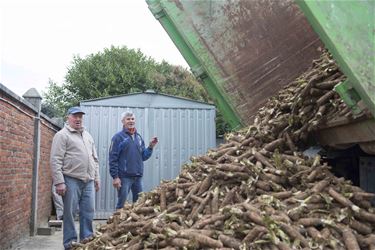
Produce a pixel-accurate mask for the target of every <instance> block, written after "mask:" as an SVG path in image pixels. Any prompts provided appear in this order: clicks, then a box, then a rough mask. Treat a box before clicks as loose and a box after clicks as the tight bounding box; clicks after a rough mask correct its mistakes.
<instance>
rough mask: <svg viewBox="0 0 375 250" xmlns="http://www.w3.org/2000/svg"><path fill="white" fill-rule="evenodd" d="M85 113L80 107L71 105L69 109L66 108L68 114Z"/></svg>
mask: <svg viewBox="0 0 375 250" xmlns="http://www.w3.org/2000/svg"><path fill="white" fill-rule="evenodd" d="M79 113H81V114H85V112H83V111H82V109H81V108H80V107H78V106H77V107H71V108H70V109H68V115H74V114H79Z"/></svg>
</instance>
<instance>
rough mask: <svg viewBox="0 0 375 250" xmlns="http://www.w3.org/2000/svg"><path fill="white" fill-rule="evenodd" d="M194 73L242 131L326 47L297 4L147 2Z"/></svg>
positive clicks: (290, 0) (267, 0) (242, 0)
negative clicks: (322, 47) (265, 104)
mask: <svg viewBox="0 0 375 250" xmlns="http://www.w3.org/2000/svg"><path fill="white" fill-rule="evenodd" d="M147 3H148V6H149V9H150V10H151V12H152V13H153V14H154V16H155V17H156V18H157V19H158V20H159V21H160V23H161V24H162V26H163V27H164V29H165V30H166V31H167V33H168V34H169V36H170V37H171V39H172V40H173V41H174V43H175V45H176V46H177V48H178V49H179V50H180V51H181V54H182V55H183V56H184V58H185V59H186V61H187V62H188V64H189V65H190V67H191V69H192V72H193V73H194V74H195V75H196V76H197V77H199V78H201V79H202V82H203V84H204V86H205V88H206V89H207V91H208V93H209V94H210V96H211V97H212V98H213V99H214V101H215V103H216V105H217V106H218V108H219V109H220V110H221V111H222V113H223V115H224V117H225V118H226V120H227V121H228V122H229V124H230V125H231V126H232V128H238V127H241V126H243V125H247V124H250V123H251V121H252V115H253V114H254V113H255V112H256V111H257V110H258V109H259V108H260V107H261V106H263V104H264V103H265V102H266V101H267V99H268V98H269V97H271V96H272V95H274V94H276V93H277V92H278V91H279V90H280V89H281V88H282V87H283V86H284V85H286V84H288V83H289V82H291V81H292V80H293V79H295V78H296V77H297V76H298V75H300V74H301V73H303V72H304V71H305V70H306V69H307V68H308V67H309V66H310V65H311V61H312V60H313V59H314V58H317V57H319V52H318V51H317V48H318V47H319V46H322V44H321V42H320V40H319V38H318V36H317V35H316V33H315V32H314V31H313V30H312V28H311V26H310V25H309V24H308V22H307V20H306V18H305V17H304V15H303V13H302V12H301V11H300V9H299V7H298V5H297V4H296V3H295V2H294V1H293V0H283V1H274V0H262V1H247V0H236V1H229V0H225V1H224V0H219V1H190V0H174V1H172V0H147Z"/></svg>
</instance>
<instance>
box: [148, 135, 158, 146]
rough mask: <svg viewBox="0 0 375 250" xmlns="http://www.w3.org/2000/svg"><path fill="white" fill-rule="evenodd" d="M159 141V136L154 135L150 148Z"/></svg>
mask: <svg viewBox="0 0 375 250" xmlns="http://www.w3.org/2000/svg"><path fill="white" fill-rule="evenodd" d="M157 143H158V138H157V137H152V139H151V141H150V145H149V147H150V148H154V147H155V145H156V144H157Z"/></svg>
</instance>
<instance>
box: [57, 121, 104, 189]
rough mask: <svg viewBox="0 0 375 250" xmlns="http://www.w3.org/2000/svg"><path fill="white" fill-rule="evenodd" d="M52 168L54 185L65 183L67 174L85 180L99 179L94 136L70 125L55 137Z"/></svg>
mask: <svg viewBox="0 0 375 250" xmlns="http://www.w3.org/2000/svg"><path fill="white" fill-rule="evenodd" d="M50 163H51V170H52V178H53V183H54V185H57V184H60V183H64V182H65V181H64V176H63V175H67V176H70V177H74V178H77V179H80V180H83V181H85V182H86V181H89V180H96V181H99V163H98V156H97V153H96V149H95V143H94V139H93V138H92V136H91V135H90V134H89V133H88V132H87V131H85V130H84V129H82V131H78V130H75V129H73V128H71V127H70V126H69V125H65V127H64V128H63V129H61V130H60V131H59V132H57V133H56V134H55V136H54V137H53V142H52V147H51V161H50Z"/></svg>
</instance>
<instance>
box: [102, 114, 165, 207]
mask: <svg viewBox="0 0 375 250" xmlns="http://www.w3.org/2000/svg"><path fill="white" fill-rule="evenodd" d="M121 122H122V124H123V129H122V130H121V131H119V132H117V133H116V134H115V135H114V136H113V137H112V142H111V146H110V149H109V172H110V174H111V176H112V178H113V182H112V185H113V186H114V187H115V188H116V189H117V196H118V201H117V205H116V209H119V208H122V207H123V206H124V203H125V201H126V200H127V197H128V194H129V192H130V190H131V191H132V195H133V202H136V201H137V199H138V194H139V193H140V192H142V176H143V161H145V160H147V159H148V158H150V156H151V154H152V149H153V148H154V147H155V145H156V144H157V142H158V139H157V137H153V138H152V139H151V141H150V144H149V146H148V147H147V148H146V146H145V143H144V141H143V139H142V137H141V135H140V134H138V132H137V130H136V128H135V116H134V114H133V113H132V112H131V111H126V112H124V113H122V114H121Z"/></svg>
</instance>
